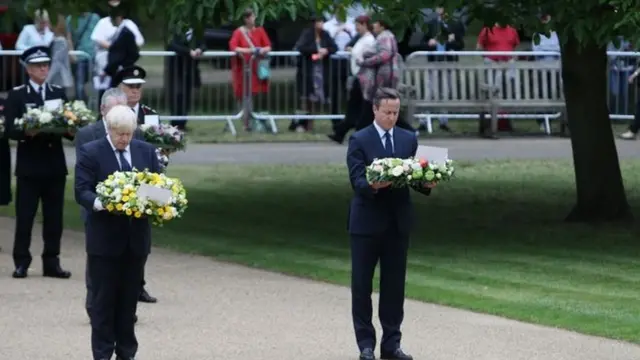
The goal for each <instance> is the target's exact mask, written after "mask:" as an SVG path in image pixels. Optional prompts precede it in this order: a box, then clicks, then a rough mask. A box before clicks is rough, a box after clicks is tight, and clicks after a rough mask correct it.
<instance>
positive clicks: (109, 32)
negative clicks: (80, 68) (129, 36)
mask: <svg viewBox="0 0 640 360" xmlns="http://www.w3.org/2000/svg"><path fill="white" fill-rule="evenodd" d="M120 26H123V27H127V28H128V29H129V30H131V32H132V33H133V35H134V36H135V39H136V44H137V45H138V47H140V48H141V47H142V46H144V36H142V33H141V32H140V29H139V28H138V25H136V23H135V22H133V21H131V20H130V19H124V21H123V22H122V24H120ZM117 32H118V27H116V26H115V25H113V23H112V21H111V17H110V16H105V17H103V18H102V19H100V20H99V21H98V23H97V24H96V27H95V28H94V29H93V32H92V33H91V40H93V42H94V43H95V44H96V57H95V59H94V61H95V64H96V65H95V67H96V69H95V71H96V74H97V75H104V68H105V67H106V66H107V55H108V54H109V47H110V46H111V43H112V42H113V40H114V39H115V36H116V35H117Z"/></svg>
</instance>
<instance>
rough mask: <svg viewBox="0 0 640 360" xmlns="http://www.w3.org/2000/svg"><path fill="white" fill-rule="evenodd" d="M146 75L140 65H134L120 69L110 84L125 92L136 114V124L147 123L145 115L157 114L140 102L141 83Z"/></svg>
mask: <svg viewBox="0 0 640 360" xmlns="http://www.w3.org/2000/svg"><path fill="white" fill-rule="evenodd" d="M146 77H147V72H146V71H144V69H143V68H141V67H140V66H137V65H135V66H129V67H125V68H123V69H121V70H120V71H118V73H117V74H116V76H115V77H114V78H113V79H112V86H114V87H116V86H117V87H119V88H120V89H121V90H122V91H124V93H125V94H127V99H128V101H127V103H128V105H129V106H130V107H131V109H133V111H134V112H135V113H136V115H137V116H138V125H141V124H146V123H148V119H147V118H146V117H147V116H149V115H156V116H157V115H158V113H157V112H156V111H155V110H153V109H152V108H150V107H148V106H147V105H145V104H142V103H140V100H141V99H142V85H143V84H144V83H145V80H144V79H145V78H146ZM156 119H157V117H156ZM154 125H155V124H154Z"/></svg>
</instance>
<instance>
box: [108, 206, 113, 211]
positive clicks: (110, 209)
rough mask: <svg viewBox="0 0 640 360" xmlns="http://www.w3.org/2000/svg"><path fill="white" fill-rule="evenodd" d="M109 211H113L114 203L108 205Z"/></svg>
mask: <svg viewBox="0 0 640 360" xmlns="http://www.w3.org/2000/svg"><path fill="white" fill-rule="evenodd" d="M107 211H109V212H111V211H113V204H109V205H107Z"/></svg>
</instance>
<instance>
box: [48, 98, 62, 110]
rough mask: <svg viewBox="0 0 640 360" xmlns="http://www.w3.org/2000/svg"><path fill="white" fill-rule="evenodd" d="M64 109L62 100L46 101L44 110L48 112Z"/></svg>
mask: <svg viewBox="0 0 640 360" xmlns="http://www.w3.org/2000/svg"><path fill="white" fill-rule="evenodd" d="M61 107H62V99H53V100H45V101H44V108H45V110H48V111H55V110H59V109H60V108H61Z"/></svg>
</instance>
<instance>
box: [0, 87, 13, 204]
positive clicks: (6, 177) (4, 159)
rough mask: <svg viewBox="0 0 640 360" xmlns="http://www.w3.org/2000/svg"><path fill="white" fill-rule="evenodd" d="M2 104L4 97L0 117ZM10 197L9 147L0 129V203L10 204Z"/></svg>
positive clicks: (2, 105) (0, 104) (0, 100)
mask: <svg viewBox="0 0 640 360" xmlns="http://www.w3.org/2000/svg"><path fill="white" fill-rule="evenodd" d="M4 106H5V101H4V99H0V118H2V117H3V116H4ZM5 122H6V120H5ZM11 197H12V196H11V147H10V146H9V137H8V135H7V134H6V133H5V132H4V131H0V205H8V204H10V203H11V200H12V199H11Z"/></svg>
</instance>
